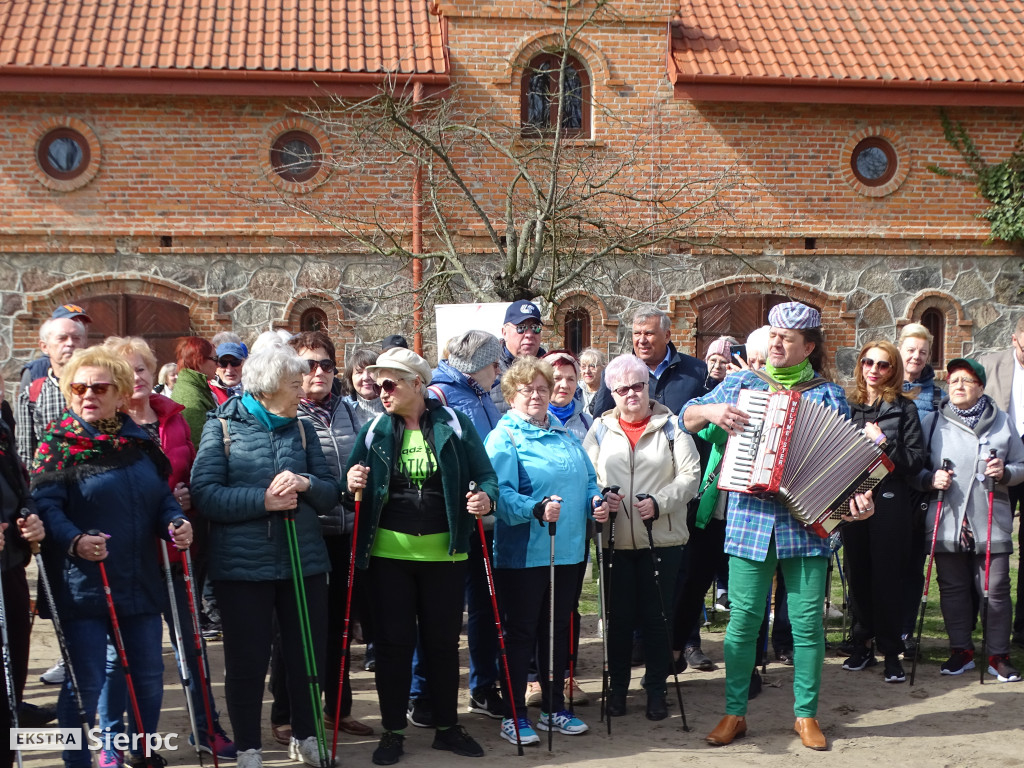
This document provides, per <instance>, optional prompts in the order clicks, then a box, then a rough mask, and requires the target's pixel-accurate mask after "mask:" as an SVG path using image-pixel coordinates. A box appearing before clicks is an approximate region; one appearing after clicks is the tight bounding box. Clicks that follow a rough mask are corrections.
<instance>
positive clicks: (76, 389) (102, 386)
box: [68, 381, 114, 397]
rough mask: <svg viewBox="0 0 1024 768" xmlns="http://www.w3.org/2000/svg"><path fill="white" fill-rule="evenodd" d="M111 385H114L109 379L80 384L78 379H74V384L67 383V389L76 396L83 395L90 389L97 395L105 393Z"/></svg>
mask: <svg viewBox="0 0 1024 768" xmlns="http://www.w3.org/2000/svg"><path fill="white" fill-rule="evenodd" d="M112 386H114V385H113V384H111V383H110V382H109V381H101V382H99V383H98V384H82V383H81V382H80V381H76V382H75V383H74V384H70V385H68V389H70V390H71V391H72V393H74V394H75V395H77V396H78V397H83V396H84V395H85V393H86V392H88V391H89V390H90V389H91V390H92V391H93V392H95V393H96V394H97V395H100V396H102V395H105V394H107V390H109V389H110V388H111V387H112Z"/></svg>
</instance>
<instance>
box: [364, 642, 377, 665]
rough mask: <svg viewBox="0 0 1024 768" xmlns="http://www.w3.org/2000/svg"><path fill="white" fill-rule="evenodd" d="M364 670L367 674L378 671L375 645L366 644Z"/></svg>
mask: <svg viewBox="0 0 1024 768" xmlns="http://www.w3.org/2000/svg"><path fill="white" fill-rule="evenodd" d="M363 669H364V670H366V671H367V672H376V671H377V649H376V648H374V647H373V643H367V644H366V655H365V656H364V657H363Z"/></svg>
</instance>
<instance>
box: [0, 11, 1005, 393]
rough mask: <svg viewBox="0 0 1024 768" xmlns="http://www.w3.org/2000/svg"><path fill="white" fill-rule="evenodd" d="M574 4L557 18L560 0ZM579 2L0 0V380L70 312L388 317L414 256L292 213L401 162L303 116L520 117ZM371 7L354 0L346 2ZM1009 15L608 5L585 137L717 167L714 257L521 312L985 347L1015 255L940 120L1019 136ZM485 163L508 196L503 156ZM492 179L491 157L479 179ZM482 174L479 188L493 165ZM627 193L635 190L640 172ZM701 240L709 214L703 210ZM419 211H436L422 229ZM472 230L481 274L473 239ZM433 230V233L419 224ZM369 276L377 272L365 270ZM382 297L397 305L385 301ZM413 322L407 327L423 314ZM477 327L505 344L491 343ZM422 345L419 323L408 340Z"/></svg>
mask: <svg viewBox="0 0 1024 768" xmlns="http://www.w3.org/2000/svg"><path fill="white" fill-rule="evenodd" d="M567 4H568V6H569V7H568V9H566V5H567ZM592 9H593V2H592V0H567V1H564V0H563V1H560V0H450V1H449V2H440V3H434V2H431V3H428V2H426V0H411V1H408V2H403V1H401V0H378V1H377V2H373V3H366V2H356V1H355V0H348V1H346V0H297V1H295V0H293V2H288V3H284V2H281V1H280V0H234V2H231V3H227V4H224V3H213V2H199V3H193V4H171V3H167V4H166V5H163V4H161V3H159V2H146V3H142V2H136V3H132V2H119V3H99V2H98V0H32V2H26V1H24V0H15V1H12V2H8V3H4V4H2V5H0V92H2V93H3V98H2V100H0V148H2V157H3V161H2V164H0V305H2V317H0V366H2V371H3V373H4V374H5V376H6V379H7V381H8V388H10V387H11V382H13V381H14V380H16V373H17V370H18V369H19V368H20V366H21V364H22V362H23V361H24V360H25V359H27V358H29V357H31V356H32V355H33V353H34V350H35V346H36V344H35V341H36V337H37V332H38V326H39V324H40V322H41V321H42V320H43V319H45V318H46V317H47V316H49V314H50V312H51V311H52V309H53V308H54V307H55V306H57V305H59V304H61V303H64V302H66V301H72V300H73V301H76V302H78V303H80V304H84V305H86V306H87V307H88V309H89V311H90V313H92V314H93V315H94V316H95V317H96V318H97V323H96V329H95V330H96V331H97V333H100V334H104V333H109V332H118V333H134V334H139V335H144V336H148V337H150V338H153V339H154V340H156V341H157V342H158V345H157V346H158V352H161V353H162V355H163V356H166V350H167V349H168V347H169V345H170V340H171V339H173V338H174V337H175V336H176V335H180V334H184V333H198V334H203V335H206V336H207V337H209V336H211V335H212V334H213V333H215V332H217V331H218V330H224V329H233V330H235V331H236V332H238V333H240V334H241V335H242V336H243V337H250V338H251V337H254V336H255V335H256V333H258V332H259V331H261V330H264V329H266V328H268V327H270V326H280V327H285V328H288V329H291V330H298V329H300V328H301V327H304V326H309V325H311V324H321V325H326V327H327V329H328V330H329V332H330V333H331V334H332V336H333V337H335V338H336V340H337V341H338V342H339V346H343V347H348V348H351V347H352V346H353V345H356V344H359V343H363V342H372V341H375V340H377V339H379V338H381V337H382V336H384V335H387V334H388V333H391V332H394V331H395V330H402V331H404V332H406V333H410V332H411V331H412V324H411V312H412V309H411V308H412V300H411V297H410V294H409V292H408V288H409V280H410V277H409V275H408V270H407V269H405V268H404V267H403V266H402V265H400V264H397V263H396V262H394V261H392V260H388V259H384V258H381V257H377V256H373V255H370V254H368V253H367V252H366V251H365V249H363V248H361V247H360V246H359V244H358V242H356V241H354V240H353V239H352V238H351V237H350V236H348V235H345V234H344V233H341V232H338V231H337V230H336V229H334V228H332V227H330V226H327V225H325V224H324V222H322V221H321V220H319V219H318V218H316V217H314V216H310V215H308V214H307V213H305V212H303V210H302V208H316V207H318V206H320V207H323V208H325V209H328V210H330V209H338V208H341V207H345V206H348V207H351V208H356V209H358V208H359V206H360V205H362V206H364V207H365V208H366V210H367V211H369V212H374V211H372V210H371V209H372V208H373V206H372V205H370V204H369V203H368V202H367V201H368V200H369V199H370V198H369V196H367V195H362V196H361V197H360V194H361V193H362V192H365V190H367V189H373V190H375V191H376V192H377V193H379V192H381V191H384V192H394V194H393V195H392V199H393V200H395V201H396V202H395V203H394V205H393V208H392V210H389V211H383V212H382V215H383V216H385V218H386V217H388V216H390V217H393V218H394V220H395V221H401V220H404V219H407V218H408V217H409V216H410V211H409V210H408V208H407V207H406V206H405V205H404V203H402V202H397V201H401V200H403V199H404V198H403V195H404V194H405V193H406V192H408V190H409V186H410V184H411V179H409V178H407V177H400V178H395V177H388V176H382V175H380V174H371V173H361V172H360V168H359V167H358V165H351V166H346V164H345V163H344V162H341V163H336V164H333V165H332V164H328V163H320V162H318V161H317V158H318V157H331V158H342V159H344V158H350V157H352V156H353V155H352V153H353V152H354V151H355V150H356V148H354V147H352V146H350V145H348V144H347V143H346V141H345V140H343V139H340V138H339V137H338V136H337V135H336V134H334V133H333V132H331V131H330V130H329V129H327V128H325V126H324V125H323V124H321V123H320V122H319V121H318V120H317V119H316V118H315V116H311V115H310V114H307V113H309V112H310V111H315V109H317V108H326V107H330V106H331V105H332V103H334V100H337V101H338V102H339V103H346V102H351V100H354V99H358V98H363V97H366V96H368V95H371V94H372V93H374V92H375V91H376V89H378V88H379V87H381V86H382V85H385V86H386V87H392V88H396V89H402V88H419V89H420V90H419V91H418V92H419V93H422V94H425V95H428V96H429V95H431V94H436V93H438V92H439V91H442V90H443V89H446V88H448V87H450V86H457V91H456V93H457V98H458V99H459V100H460V108H461V109H462V110H463V111H464V112H466V113H467V114H470V115H472V114H478V115H484V114H487V115H496V116H498V117H500V118H501V119H503V120H506V121H507V122H509V123H516V121H519V120H521V119H524V118H523V117H522V115H525V114H526V107H524V106H523V100H524V99H525V98H527V97H526V96H524V89H523V82H524V73H529V72H532V71H534V69H535V67H536V62H537V61H538V57H543V56H545V55H549V54H550V53H551V52H552V51H557V50H558V49H559V47H560V45H561V43H560V42H559V40H560V32H561V30H562V29H563V27H564V19H565V18H568V19H569V20H570V25H571V24H572V23H574V22H575V20H578V19H580V18H582V16H583V15H584V14H587V13H589V12H590V11H591V10H592ZM370 11H372V13H371V12H370ZM1022 40H1024V10H1022V9H1021V8H1020V7H1019V5H1018V4H1017V3H1015V2H1014V0H990V2H987V3H985V4H984V5H983V6H981V5H978V4H974V3H967V2H964V1H963V0H890V1H887V2H885V3H881V2H878V0H842V2H840V3H825V2H819V1H818V0H797V2H789V3H783V2H781V0H745V2H742V3H740V2H735V0H695V2H684V3H682V4H681V5H680V4H679V3H674V2H670V1H669V0H613V2H611V3H610V4H608V6H606V8H605V9H604V10H603V11H600V12H598V13H597V14H596V15H595V16H594V18H593V20H592V21H591V22H590V23H588V24H587V25H585V26H584V27H583V28H582V29H581V31H580V32H579V34H578V35H577V36H576V37H575V38H574V40H573V42H572V44H571V46H570V47H571V52H572V55H573V57H574V58H573V60H574V62H575V63H576V66H577V67H578V73H579V75H580V76H581V78H582V86H581V87H582V88H584V89H585V90H584V93H585V96H586V98H585V99H584V100H583V108H582V115H581V123H580V125H579V127H578V129H577V130H576V131H575V132H574V134H573V135H572V136H571V137H570V138H568V139H567V142H569V143H570V144H574V145H576V146H581V147H586V148H587V149H588V151H591V152H594V153H602V152H608V153H610V152H612V151H614V150H616V148H620V147H622V146H624V145H625V144H627V143H628V142H630V141H631V140H632V139H634V138H635V136H634V135H632V134H633V132H635V131H636V130H637V128H636V126H642V130H643V131H644V134H645V136H646V138H647V142H646V144H645V147H646V151H647V152H648V153H649V157H646V158H645V160H649V163H647V162H645V163H643V164H640V163H638V164H637V167H636V168H635V169H633V172H634V173H635V174H636V178H637V179H638V183H641V182H642V183H648V182H650V180H651V178H652V177H653V176H654V175H655V174H654V172H653V171H651V170H650V169H653V168H657V174H656V175H657V177H658V179H657V181H658V182H659V183H670V182H671V181H672V180H673V179H683V178H685V177H686V174H696V175H700V174H705V175H708V174H710V175H714V174H718V173H722V172H723V171H725V170H728V172H729V173H730V174H732V175H733V176H734V178H740V179H743V183H742V184H739V185H735V186H732V187H730V188H729V189H728V190H727V191H725V192H723V193H722V195H721V197H720V199H719V203H720V206H721V208H720V212H721V216H720V217H719V218H718V219H717V220H716V221H715V222H714V223H713V226H714V227H715V228H716V229H715V234H716V236H717V238H718V239H717V242H716V245H715V247H710V246H707V247H697V246H694V247H691V248H679V249H678V252H673V253H663V254H661V257H660V258H658V259H650V260H647V259H642V258H639V259H627V260H618V261H610V262H609V263H608V264H606V265H602V266H601V268H600V269H599V270H597V272H596V273H595V274H591V275H590V276H589V280H588V281H586V282H585V283H582V284H581V285H580V286H578V287H576V288H573V289H572V290H567V291H565V292H563V293H562V294H561V295H560V296H558V297H557V300H556V301H555V302H553V303H551V304H549V305H548V304H546V305H545V310H546V311H547V312H548V313H549V314H550V317H551V319H552V328H553V330H552V332H551V333H552V336H556V337H559V338H552V339H550V340H549V342H551V343H558V342H560V341H561V337H562V336H563V335H564V334H566V333H570V335H572V337H573V339H574V343H575V342H579V343H582V342H590V343H593V344H595V345H597V346H600V347H603V348H605V349H607V350H608V351H609V352H612V353H617V352H619V351H621V350H623V349H625V348H627V347H628V323H627V322H622V321H621V320H620V316H621V317H628V314H629V312H630V311H631V308H632V307H633V306H634V305H635V304H636V303H638V302H642V301H653V302H656V303H658V304H660V305H661V306H663V307H666V308H667V309H668V310H669V312H670V314H671V316H672V317H673V321H674V327H673V337H674V339H675V341H676V343H677V344H678V345H679V346H680V348H681V349H684V350H689V351H692V350H695V349H697V350H702V349H703V345H704V344H706V341H707V340H708V338H709V337H710V338H713V337H714V336H717V335H719V334H720V333H722V332H728V331H732V332H735V333H746V332H747V331H748V330H750V329H751V328H752V327H755V326H756V325H760V324H761V323H762V322H763V318H764V316H765V314H766V312H767V309H768V307H769V306H770V305H771V304H772V303H773V302H775V301H778V300H780V298H779V297H782V296H789V297H792V298H796V299H800V300H804V301H807V302H809V303H812V304H814V305H815V306H817V307H819V308H820V309H822V311H823V316H824V319H825V325H826V330H827V332H828V337H829V343H830V346H831V347H832V348H833V351H834V352H835V358H834V362H835V363H836V364H837V367H838V369H839V370H840V371H841V372H846V373H849V372H850V371H851V370H852V367H851V366H852V360H853V356H854V354H855V352H856V347H857V346H858V345H859V344H860V343H862V342H863V341H865V340H867V339H869V338H872V337H875V336H878V335H881V336H886V337H892V336H893V335H894V334H895V333H896V331H897V329H898V327H899V326H901V325H902V324H904V323H906V322H908V321H911V320H913V321H923V322H925V323H926V324H927V325H929V326H930V327H932V328H933V329H934V330H936V331H937V332H938V335H939V338H940V340H941V343H940V344H938V345H937V349H936V355H937V357H938V360H939V361H941V360H942V359H948V358H949V357H952V356H956V355H960V354H962V353H965V352H970V351H975V350H976V351H980V350H984V349H990V348H998V347H1003V346H1005V345H1006V344H1007V343H1008V339H1009V326H1010V324H1011V323H1012V321H1013V320H1014V319H1015V318H1016V314H1015V313H1016V312H1018V311H1019V305H1020V303H1021V300H1020V291H1021V289H1022V288H1024V275H1022V272H1021V263H1022V256H1024V250H1022V247H1021V244H1020V243H1016V244H1007V243H1005V242H1002V241H994V242H989V241H988V234H989V230H988V225H987V223H986V222H984V221H981V220H979V219H978V214H979V213H980V212H981V211H982V210H984V208H985V202H984V200H981V199H980V198H979V197H978V195H977V192H976V189H975V188H974V187H973V186H972V185H970V184H969V183H966V182H963V181H958V180H952V179H948V178H942V177H939V176H937V175H936V174H934V173H933V172H931V171H930V170H929V166H932V165H939V166H942V167H944V168H948V169H950V170H953V171H963V170H965V168H966V166H965V164H964V162H963V160H962V159H961V158H960V156H959V155H958V154H957V152H955V151H954V150H953V149H952V148H951V147H950V145H949V144H948V143H947V141H946V139H945V138H944V136H943V127H942V124H941V118H940V113H941V112H943V111H944V112H945V113H946V114H948V116H949V117H950V119H952V120H954V121H958V122H961V123H962V124H963V125H964V126H965V128H966V129H967V131H968V133H969V134H970V136H971V137H972V138H973V140H974V141H975V143H976V144H977V146H978V149H979V150H980V152H981V153H982V155H983V156H984V157H985V158H986V159H987V160H989V161H991V162H997V161H1000V160H1002V159H1005V158H1006V157H1008V156H1009V155H1010V153H1011V152H1012V151H1013V150H1014V146H1015V142H1018V141H1019V138H1020V137H1021V135H1022V130H1024V64H1022V63H1021V62H1024V43H1022V42H1021V41H1022ZM475 162H477V163H479V164H480V166H481V167H482V168H485V169H489V168H491V167H492V165H493V168H494V170H493V171H489V173H491V178H492V183H493V184H494V189H493V190H485V192H486V193H487V194H485V195H484V197H485V198H486V197H488V194H489V196H490V198H491V202H492V203H495V204H498V203H500V201H501V197H500V193H501V188H502V178H503V177H502V173H503V170H504V169H503V167H502V166H501V164H500V163H499V162H496V160H495V158H489V157H481V158H476V159H475ZM489 164H492V165H489ZM485 178H486V176H485ZM644 179H647V181H643V180H644ZM708 226H712V225H710V224H709V225H708ZM428 228H429V223H428ZM459 232H460V236H461V237H462V238H464V240H465V243H466V247H467V248H469V249H471V250H472V251H474V252H477V253H479V254H480V258H481V259H483V260H487V259H495V258H496V255H495V254H494V253H493V250H492V249H489V247H488V243H487V241H486V239H485V238H482V237H481V234H482V233H481V232H480V231H479V228H478V227H476V226H475V225H474V224H473V223H472V222H471V221H469V220H468V219H467V220H466V222H465V224H464V226H461V228H460V229H459ZM428 235H429V233H428ZM385 283H387V284H388V287H387V288H386V289H382V288H381V286H382V285H383V284H385ZM389 291H390V293H389ZM428 315H429V313H428ZM495 330H497V329H495ZM425 338H427V339H429V338H430V334H429V333H427V334H425Z"/></svg>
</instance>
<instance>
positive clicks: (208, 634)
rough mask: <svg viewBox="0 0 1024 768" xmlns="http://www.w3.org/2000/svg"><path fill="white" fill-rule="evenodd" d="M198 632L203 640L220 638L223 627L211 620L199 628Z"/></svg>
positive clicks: (222, 634)
mask: <svg viewBox="0 0 1024 768" xmlns="http://www.w3.org/2000/svg"><path fill="white" fill-rule="evenodd" d="M199 634H201V635H202V636H203V639H204V640H220V639H221V638H223V637H224V628H223V627H222V626H221V625H220V622H212V621H211V622H209V623H208V624H204V625H203V626H202V627H200V628H199Z"/></svg>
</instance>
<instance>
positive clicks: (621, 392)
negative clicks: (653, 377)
mask: <svg viewBox="0 0 1024 768" xmlns="http://www.w3.org/2000/svg"><path fill="white" fill-rule="evenodd" d="M646 388H647V382H646V381H638V382H637V383H636V384H627V385H625V386H622V387H616V388H615V389H614V390H613V391H614V392H615V394H616V395H618V396H619V397H625V396H626V395H627V394H628V393H629V392H630V391H632V392H636V393H637V394H640V393H641V392H643V391H644V390H645V389H646Z"/></svg>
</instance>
